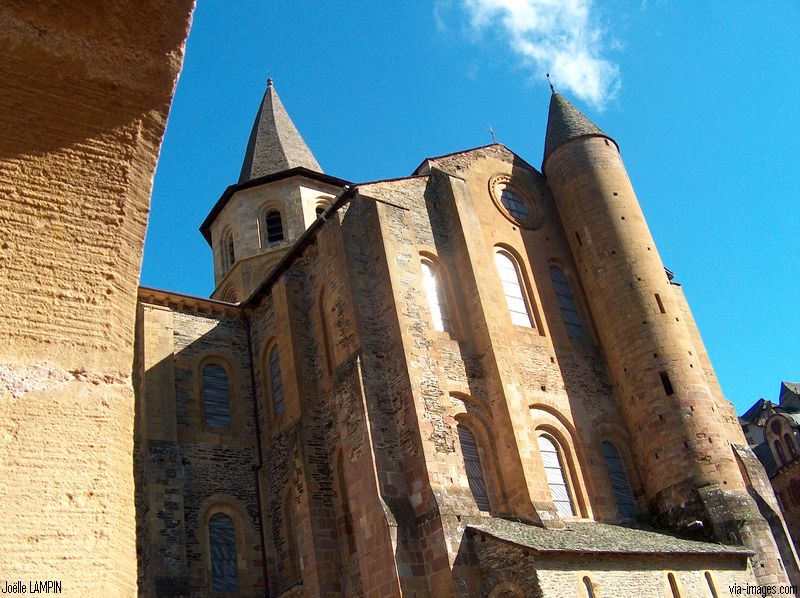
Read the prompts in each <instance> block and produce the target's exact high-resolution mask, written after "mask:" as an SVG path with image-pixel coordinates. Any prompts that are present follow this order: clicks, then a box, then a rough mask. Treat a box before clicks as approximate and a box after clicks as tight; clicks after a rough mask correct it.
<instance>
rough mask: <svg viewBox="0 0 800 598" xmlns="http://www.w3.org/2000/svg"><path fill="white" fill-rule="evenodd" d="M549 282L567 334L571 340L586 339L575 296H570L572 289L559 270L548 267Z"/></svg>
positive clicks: (554, 267)
mask: <svg viewBox="0 0 800 598" xmlns="http://www.w3.org/2000/svg"><path fill="white" fill-rule="evenodd" d="M550 280H551V281H552V283H553V289H554V290H555V292H556V298H557V299H558V307H559V309H560V310H561V317H562V318H563V319H564V325H565V326H566V327H567V334H569V335H570V336H571V337H573V338H586V331H585V330H584V328H583V321H582V320H581V315H580V313H579V312H578V304H577V303H576V302H575V296H574V295H573V294H572V287H571V286H570V284H569V280H567V277H566V276H565V275H564V272H562V271H561V268H558V267H556V266H550Z"/></svg>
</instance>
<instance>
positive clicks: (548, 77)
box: [545, 73, 556, 93]
mask: <svg viewBox="0 0 800 598" xmlns="http://www.w3.org/2000/svg"><path fill="white" fill-rule="evenodd" d="M545 76H546V77H547V84H548V85H549V86H550V91H552V92H553V93H555V92H556V88H555V87H553V82H552V81H551V80H550V73H546V74H545Z"/></svg>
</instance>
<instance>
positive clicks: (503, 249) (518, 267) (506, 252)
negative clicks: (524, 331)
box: [492, 243, 545, 336]
mask: <svg viewBox="0 0 800 598" xmlns="http://www.w3.org/2000/svg"><path fill="white" fill-rule="evenodd" d="M492 254H493V256H495V257H494V261H495V265H496V266H497V262H496V256H498V255H501V256H504V257H505V258H506V259H507V260H509V261H510V262H511V263H512V264H513V266H514V269H515V271H516V274H517V279H518V282H519V285H520V287H521V290H522V296H523V300H524V302H525V304H526V308H527V311H528V317H529V318H530V322H531V326H530V327H531V328H534V329H536V330H537V332H538V333H539V335H541V336H545V329H544V323H543V320H542V315H541V309H540V307H539V306H540V305H541V300H540V298H539V295H538V293H537V292H536V291H537V289H536V286H535V285H534V284H533V281H534V277H533V274H532V273H529V272H531V266H530V264H528V263H527V262H526V261H525V260H524V259H523V257H522V255H521V254H520V253H519V252H518V251H517V250H516V249H514V248H513V247H512V246H511V245H508V244H506V243H497V244H495V246H494V248H493V250H492ZM498 274H500V273H499V271H498Z"/></svg>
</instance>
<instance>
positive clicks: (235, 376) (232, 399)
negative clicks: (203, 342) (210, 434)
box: [194, 350, 240, 433]
mask: <svg viewBox="0 0 800 598" xmlns="http://www.w3.org/2000/svg"><path fill="white" fill-rule="evenodd" d="M209 365H216V366H219V367H221V368H222V369H223V370H224V371H225V374H226V376H227V378H228V411H229V417H230V426H227V428H226V427H216V426H209V425H208V423H207V418H206V401H205V398H206V397H205V389H204V374H205V368H206V366H209ZM239 385H240V376H239V371H238V368H237V367H236V366H235V365H234V362H233V360H232V359H231V357H230V355H228V354H226V353H223V352H221V351H216V350H209V351H204V352H203V353H201V354H200V355H198V357H197V360H196V367H195V375H194V388H195V392H194V394H195V396H196V397H197V398H198V402H197V404H198V405H199V414H200V427H201V428H202V429H205V430H210V431H214V432H216V433H220V432H222V431H224V430H226V429H227V430H228V431H230V430H233V429H234V428H235V427H236V420H237V417H236V416H237V415H238V410H239V409H238V407H239V405H238V400H239Z"/></svg>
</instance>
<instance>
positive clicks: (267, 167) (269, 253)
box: [200, 79, 346, 303]
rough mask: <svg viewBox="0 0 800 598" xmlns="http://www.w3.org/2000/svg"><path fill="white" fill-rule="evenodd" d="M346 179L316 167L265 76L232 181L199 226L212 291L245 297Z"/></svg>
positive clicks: (229, 297) (223, 296)
mask: <svg viewBox="0 0 800 598" xmlns="http://www.w3.org/2000/svg"><path fill="white" fill-rule="evenodd" d="M345 184H346V182H345V181H342V180H341V179H337V178H335V177H331V176H328V175H325V174H324V173H323V172H322V168H321V167H320V165H319V163H318V162H317V160H316V158H315V157H314V154H312V153H311V150H310V149H309V148H308V145H306V142H305V141H304V140H303V138H302V137H301V136H300V133H299V132H298V130H297V127H295V125H294V123H293V122H292V119H291V118H290V117H289V114H288V113H287V112H286V109H285V108H284V107H283V102H281V99H280V98H279V97H278V93H277V92H276V91H275V85H274V83H273V81H272V79H268V80H267V89H266V91H265V92H264V97H263V99H262V100H261V105H260V106H259V109H258V112H257V113H256V117H255V121H254V122H253V128H252V130H251V132H250V138H249V140H248V142H247V149H246V150H245V155H244V160H243V162H242V169H241V172H240V174H239V181H238V182H237V183H236V184H235V185H231V186H230V187H228V188H227V189H226V190H225V192H224V193H223V194H222V197H220V199H219V201H217V203H216V205H214V207H213V208H212V209H211V212H210V213H209V215H208V217H207V218H206V219H205V221H204V222H203V224H202V225H201V227H200V232H201V233H203V236H204V237H205V238H206V241H208V243H209V245H211V248H212V251H213V255H214V283H215V287H216V289H215V290H214V293H212V298H214V299H221V300H223V301H229V302H231V303H236V302H239V301H243V300H245V299H246V298H247V297H248V296H249V295H250V293H252V292H253V291H254V290H255V289H256V288H257V287H258V286H259V284H260V283H261V282H262V281H263V280H264V278H265V277H266V275H267V274H268V273H269V271H270V270H272V268H273V267H274V266H275V265H276V264H277V263H278V262H279V261H280V259H281V258H282V257H283V256H284V255H285V253H286V251H287V250H288V248H289V247H290V246H291V245H292V244H293V243H294V242H295V241H296V240H297V239H298V238H300V236H301V235H302V234H303V232H304V231H305V230H306V229H307V228H308V227H309V226H310V225H311V223H312V222H314V221H315V220H316V219H317V217H319V216H320V214H322V213H323V212H324V210H326V209H327V208H328V207H329V206H330V202H331V201H332V200H333V198H334V197H335V195H336V194H337V193H338V192H339V191H340V190H341V187H342V186H343V185H345Z"/></svg>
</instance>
